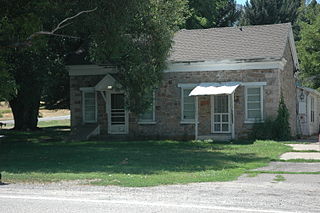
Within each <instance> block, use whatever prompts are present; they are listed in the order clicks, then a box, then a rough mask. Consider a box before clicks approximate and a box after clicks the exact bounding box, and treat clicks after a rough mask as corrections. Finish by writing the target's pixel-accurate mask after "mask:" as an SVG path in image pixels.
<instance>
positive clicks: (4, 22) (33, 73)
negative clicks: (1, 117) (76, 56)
mask: <svg viewBox="0 0 320 213" xmlns="http://www.w3.org/2000/svg"><path fill="white" fill-rule="evenodd" d="M61 3H62V1H49V0H48V1H35V0H34V1H26V0H16V1H11V0H10V1H4V2H3V4H2V5H1V8H0V14H1V15H2V16H3V17H2V18H1V20H0V23H1V35H0V42H1V43H0V47H1V49H0V59H1V60H2V62H3V64H4V65H2V66H1V68H2V67H3V68H2V70H4V71H2V73H7V76H8V78H9V79H8V80H6V82H8V83H9V85H10V86H11V87H12V86H15V89H14V94H13V95H11V96H10V97H7V98H6V99H7V100H9V103H10V107H11V109H12V112H13V115H14V120H15V127H14V128H15V129H17V130H23V129H37V121H38V120H37V117H38V112H39V105H40V98H41V95H42V92H43V88H44V87H45V86H46V85H48V84H49V83H50V82H52V81H54V79H48V78H47V76H48V75H49V74H50V73H59V72H66V70H65V69H64V65H63V60H62V57H63V55H62V54H60V52H59V51H56V49H57V45H56V44H58V43H60V42H63V40H65V39H66V38H65V37H64V36H63V35H58V34H56V31H57V30H58V29H60V28H59V27H58V28H54V26H56V23H57V19H59V17H58V14H60V16H61V17H63V16H65V15H66V14H67V13H68V11H67V10H64V8H63V7H60V4H61ZM57 9H59V10H57ZM54 11H59V13H58V14H54ZM62 28H63V27H62ZM47 29H48V31H46V30H47ZM49 29H50V30H49ZM52 29H55V30H52ZM10 77H12V78H11V79H10ZM10 80H11V82H10ZM13 82H14V83H13ZM7 96H8V95H7Z"/></svg>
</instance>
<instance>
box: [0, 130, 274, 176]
mask: <svg viewBox="0 0 320 213" xmlns="http://www.w3.org/2000/svg"><path fill="white" fill-rule="evenodd" d="M67 128H68V127H64V126H59V127H50V128H43V129H42V130H40V131H36V132H15V131H8V130H2V131H0V134H3V135H5V136H6V137H5V138H2V139H0V146H1V147H0V162H1V164H0V171H7V172H11V173H27V172H44V173H57V172H59V173H62V172H67V173H68V172H71V173H82V172H102V173H124V174H127V173H130V174H157V173H160V172H165V171H168V172H171V171H174V172H195V171H205V170H223V169H232V168H239V167H240V166H241V165H240V164H242V163H250V162H265V161H266V160H270V159H267V158H262V157H258V156H256V155H255V154H252V153H238V152H236V151H234V152H230V150H229V149H230V146H231V145H227V144H212V143H206V142H177V141H122V142H121V141H117V142H106V141H87V142H68V141H65V140H64V138H66V137H67V136H68V135H69V131H66V129H67Z"/></svg>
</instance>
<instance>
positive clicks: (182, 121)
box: [179, 84, 197, 124]
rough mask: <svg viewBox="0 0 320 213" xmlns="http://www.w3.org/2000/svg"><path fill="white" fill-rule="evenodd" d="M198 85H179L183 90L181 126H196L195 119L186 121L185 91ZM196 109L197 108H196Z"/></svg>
mask: <svg viewBox="0 0 320 213" xmlns="http://www.w3.org/2000/svg"><path fill="white" fill-rule="evenodd" d="M196 86H197V85H194V84H185V85H179V87H180V88H181V113H180V115H181V121H180V123H181V124H194V123H195V118H193V119H184V118H183V117H184V114H183V112H184V90H186V89H189V90H190V89H191V90H192V89H194V88H195V87H196ZM194 104H195V105H196V101H195V102H194ZM195 107H196V106H195Z"/></svg>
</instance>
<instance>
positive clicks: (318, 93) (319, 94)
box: [297, 86, 320, 97]
mask: <svg viewBox="0 0 320 213" xmlns="http://www.w3.org/2000/svg"><path fill="white" fill-rule="evenodd" d="M297 88H299V89H302V90H305V91H308V92H310V93H312V94H314V95H317V96H318V97H320V92H318V91H317V90H315V89H312V88H309V87H302V86H297Z"/></svg>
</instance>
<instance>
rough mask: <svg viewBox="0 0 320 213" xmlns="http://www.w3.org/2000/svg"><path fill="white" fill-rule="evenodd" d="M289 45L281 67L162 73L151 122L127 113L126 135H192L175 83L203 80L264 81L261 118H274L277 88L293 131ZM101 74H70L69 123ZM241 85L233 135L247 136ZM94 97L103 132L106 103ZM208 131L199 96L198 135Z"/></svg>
mask: <svg viewBox="0 0 320 213" xmlns="http://www.w3.org/2000/svg"><path fill="white" fill-rule="evenodd" d="M290 54H291V53H290V48H289V47H287V48H286V54H285V56H286V60H287V64H286V66H285V68H284V70H234V71H206V72H176V73H174V72H170V73H164V78H163V83H162V84H161V86H160V88H159V89H158V90H157V91H156V94H155V97H156V100H155V121H156V122H155V124H139V123H138V119H137V116H135V115H133V114H132V113H130V115H129V135H128V136H130V137H134V138H155V139H157V138H177V139H192V138H194V133H195V129H194V124H185V123H181V88H179V87H178V84H187V83H194V84H198V83H203V82H230V81H238V82H266V83H267V85H266V86H264V88H263V97H264V102H263V103H264V105H263V108H264V110H263V111H264V118H270V117H272V118H275V117H276V115H277V110H278V104H279V100H280V94H281V91H282V93H283V95H284V97H285V102H286V104H287V107H288V108H289V112H290V125H291V128H292V133H293V135H295V133H296V114H295V113H296V100H295V97H296V94H295V92H296V89H295V79H294V77H293V74H294V73H293V61H292V57H290ZM103 77H104V76H102V75H97V76H71V78H70V81H71V82H70V83H71V90H70V97H71V103H70V104H71V113H72V114H71V124H72V127H76V126H79V125H82V100H81V99H82V96H81V91H80V88H81V87H94V86H95V85H96V84H97V83H98V82H99V81H100V80H101V79H102V78H103ZM244 88H245V87H244V86H239V87H238V88H237V89H236V91H235V95H234V97H235V103H234V104H235V121H234V122H235V135H236V138H244V137H247V136H248V134H249V133H250V131H251V128H252V124H250V123H246V122H245V97H244V96H245V89H244ZM97 97H98V100H97V101H98V123H99V124H100V127H101V134H102V135H106V134H107V132H108V131H107V113H106V105H105V101H104V100H103V98H102V96H101V94H97ZM208 134H211V101H210V97H209V96H202V97H199V135H208Z"/></svg>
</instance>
